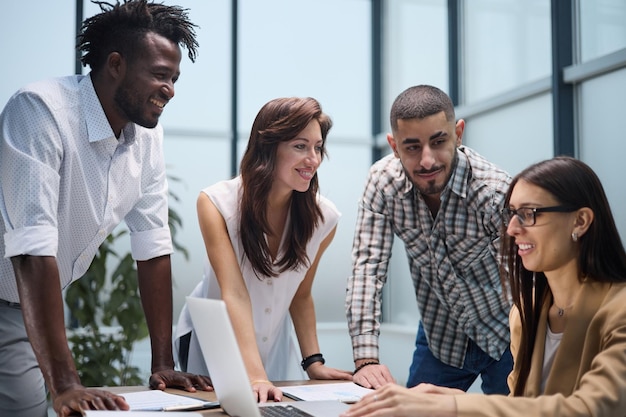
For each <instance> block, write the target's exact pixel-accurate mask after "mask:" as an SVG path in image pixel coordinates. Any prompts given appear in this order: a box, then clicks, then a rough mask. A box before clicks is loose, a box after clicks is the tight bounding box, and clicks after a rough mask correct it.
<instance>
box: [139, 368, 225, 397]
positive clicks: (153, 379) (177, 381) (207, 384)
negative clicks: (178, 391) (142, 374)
mask: <svg viewBox="0 0 626 417" xmlns="http://www.w3.org/2000/svg"><path fill="white" fill-rule="evenodd" d="M150 388H152V389H160V390H164V389H165V388H182V389H184V390H185V391H188V392H196V390H197V389H200V390H202V391H213V384H212V382H211V378H209V377H208V376H203V375H195V374H190V373H188V372H179V371H175V370H173V369H166V370H163V371H157V372H155V373H153V374H152V375H151V376H150Z"/></svg>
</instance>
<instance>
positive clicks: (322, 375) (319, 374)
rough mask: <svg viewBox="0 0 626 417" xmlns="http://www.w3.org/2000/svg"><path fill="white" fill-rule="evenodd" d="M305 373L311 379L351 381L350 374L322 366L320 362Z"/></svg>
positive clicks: (312, 365) (310, 366)
mask: <svg viewBox="0 0 626 417" xmlns="http://www.w3.org/2000/svg"><path fill="white" fill-rule="evenodd" d="M306 373H307V374H308V375H309V378H311V379H340V380H348V381H351V380H352V372H349V371H342V370H340V369H335V368H331V367H329V366H326V365H323V364H322V363H321V362H315V363H313V364H311V365H309V367H308V368H307V369H306Z"/></svg>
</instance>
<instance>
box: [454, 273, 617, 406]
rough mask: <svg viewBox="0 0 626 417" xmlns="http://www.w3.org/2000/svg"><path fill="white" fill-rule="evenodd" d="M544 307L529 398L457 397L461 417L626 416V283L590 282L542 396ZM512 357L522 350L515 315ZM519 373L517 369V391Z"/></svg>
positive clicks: (513, 374)
mask: <svg viewBox="0 0 626 417" xmlns="http://www.w3.org/2000/svg"><path fill="white" fill-rule="evenodd" d="M550 303H551V300H547V301H546V302H545V303H544V305H543V306H542V311H541V318H540V321H539V326H538V329H537V337H536V341H535V347H534V349H533V356H532V365H531V370H530V373H529V375H528V381H527V383H526V389H525V392H524V397H512V396H508V397H507V396H503V395H482V394H465V395H457V396H456V397H455V399H456V403H457V410H458V415H459V416H463V417H466V416H467V417H470V416H472V417H473V416H483V417H484V416H507V417H517V416H519V417H529V416H532V417H542V416H545V417H557V416H568V417H574V416H594V417H609V416H611V417H624V416H626V283H624V284H622V283H619V284H607V283H597V282H588V283H585V284H584V285H583V287H582V290H581V293H580V295H579V297H578V300H577V301H576V304H575V305H574V307H573V308H572V310H571V313H570V314H568V320H567V324H566V327H565V331H564V332H563V338H562V339H561V344H560V346H559V348H558V351H557V352H556V356H555V358H554V363H553V365H552V369H551V370H550V374H549V375H548V380H547V381H546V387H545V392H544V393H543V395H542V394H541V392H540V387H541V371H542V368H543V354H544V347H545V339H546V328H547V323H548V320H547V317H548V309H549V307H550ZM510 326H511V352H512V354H513V358H515V357H516V355H517V352H518V350H519V342H520V335H521V323H520V318H519V312H518V311H517V309H516V308H513V310H512V311H511V316H510ZM518 374H519V369H518V367H517V366H514V367H513V371H512V372H511V374H510V375H509V378H508V384H509V388H512V387H513V385H514V382H515V381H516V380H517V376H518Z"/></svg>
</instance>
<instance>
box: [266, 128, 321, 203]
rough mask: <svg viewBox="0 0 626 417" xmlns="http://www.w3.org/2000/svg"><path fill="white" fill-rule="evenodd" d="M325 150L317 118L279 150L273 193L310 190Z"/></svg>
mask: <svg viewBox="0 0 626 417" xmlns="http://www.w3.org/2000/svg"><path fill="white" fill-rule="evenodd" d="M323 147H324V141H323V139H322V132H321V129H320V124H319V122H318V121H317V120H315V119H314V120H311V122H309V124H308V125H307V127H306V128H304V130H303V131H302V132H300V133H299V134H298V135H296V137H295V138H293V139H291V140H288V141H284V142H280V143H279V144H278V147H277V149H276V168H275V172H274V185H273V186H272V189H273V191H277V192H281V190H282V191H284V192H287V193H291V192H292V191H298V192H305V191H306V190H308V189H309V186H310V185H311V179H313V176H314V175H315V173H316V172H317V168H318V167H319V166H320V163H321V162H322V151H323Z"/></svg>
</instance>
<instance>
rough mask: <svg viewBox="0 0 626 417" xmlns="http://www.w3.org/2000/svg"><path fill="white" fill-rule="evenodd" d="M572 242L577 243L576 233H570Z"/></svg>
mask: <svg viewBox="0 0 626 417" xmlns="http://www.w3.org/2000/svg"><path fill="white" fill-rule="evenodd" d="M572 240H573V241H574V242H577V241H578V233H576V232H572Z"/></svg>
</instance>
